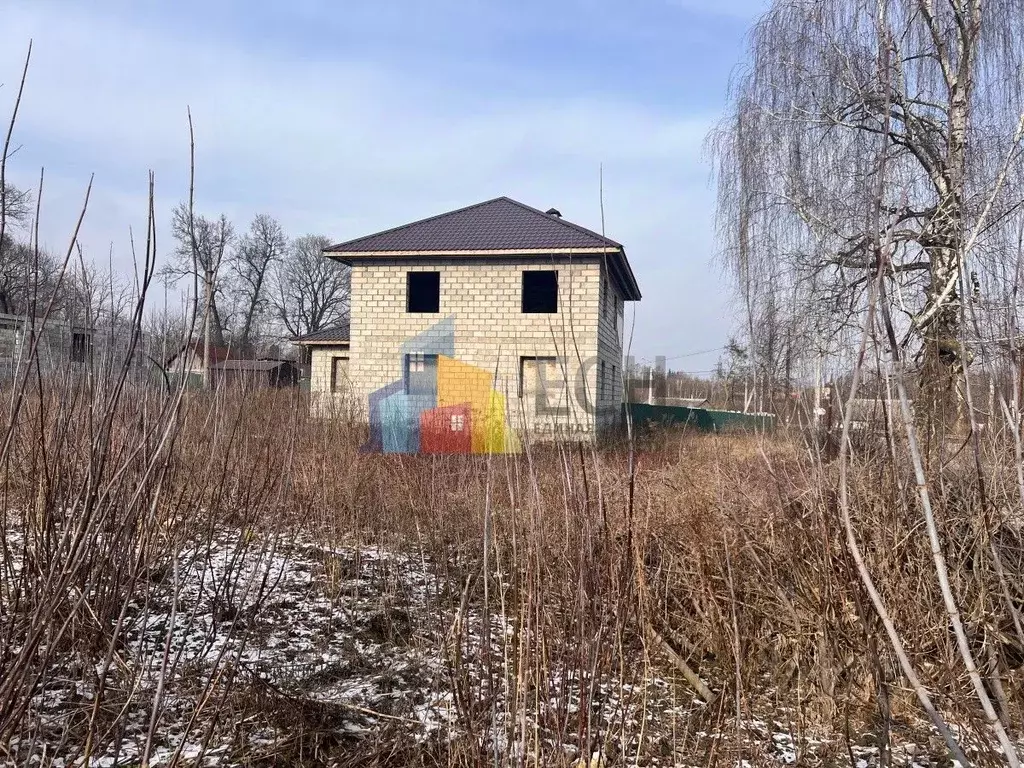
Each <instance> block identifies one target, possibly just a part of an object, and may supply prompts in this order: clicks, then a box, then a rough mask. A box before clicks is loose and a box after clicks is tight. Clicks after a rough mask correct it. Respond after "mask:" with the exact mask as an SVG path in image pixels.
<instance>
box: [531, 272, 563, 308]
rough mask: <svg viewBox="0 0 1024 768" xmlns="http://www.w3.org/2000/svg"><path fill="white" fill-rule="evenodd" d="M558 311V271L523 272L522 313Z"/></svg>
mask: <svg viewBox="0 0 1024 768" xmlns="http://www.w3.org/2000/svg"><path fill="white" fill-rule="evenodd" d="M557 311H558V271H557V270H554V269H547V270H539V271H538V270H533V271H529V272H523V313H524V314H540V313H547V314H551V313H553V312H557Z"/></svg>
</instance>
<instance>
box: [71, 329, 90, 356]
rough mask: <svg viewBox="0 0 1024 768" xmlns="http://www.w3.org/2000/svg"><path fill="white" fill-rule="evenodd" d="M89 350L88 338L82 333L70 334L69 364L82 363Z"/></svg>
mask: <svg viewBox="0 0 1024 768" xmlns="http://www.w3.org/2000/svg"><path fill="white" fill-rule="evenodd" d="M88 350H89V337H88V336H87V335H86V334H84V333H72V334H71V362H72V363H84V362H85V358H86V356H87V355H88Z"/></svg>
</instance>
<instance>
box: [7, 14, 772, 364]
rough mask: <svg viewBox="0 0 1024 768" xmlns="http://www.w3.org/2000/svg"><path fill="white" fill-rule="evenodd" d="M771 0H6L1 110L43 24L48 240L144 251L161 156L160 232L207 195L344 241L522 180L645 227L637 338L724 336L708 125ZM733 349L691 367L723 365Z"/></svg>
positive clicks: (39, 107)
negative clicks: (192, 141)
mask: <svg viewBox="0 0 1024 768" xmlns="http://www.w3.org/2000/svg"><path fill="white" fill-rule="evenodd" d="M764 4H765V3H764V2H763V0H717V2H705V0H548V1H547V2H540V0H503V1H502V2H498V1H497V0H358V1H356V0H347V1H345V2H331V1H330V0H290V1H289V2H286V3H285V2H270V1H269V0H206V2H203V1H202V0H179V1H178V2H173V3H170V2H159V1H157V0H94V1H93V2H89V3H82V2H51V1H50V0H3V5H4V8H3V11H2V19H3V23H2V24H0V82H2V83H4V87H2V88H0V115H3V116H4V120H5V121H6V115H8V114H9V112H10V106H11V104H12V103H13V96H14V91H15V86H16V80H17V76H18V74H19V72H20V64H21V59H22V58H23V56H24V50H25V47H26V45H27V43H28V40H29V39H30V38H32V39H33V40H34V52H33V62H32V67H31V70H30V74H29V82H28V86H27V89H26V95H25V98H24V101H23V104H22V112H21V118H20V120H19V124H18V129H17V132H16V136H15V145H16V146H18V147H19V149H18V152H17V153H16V154H15V155H14V158H13V160H12V161H11V163H10V168H9V174H10V176H11V179H12V180H13V181H14V182H15V183H16V184H19V185H21V186H26V187H34V186H35V184H36V183H37V180H38V176H39V169H40V168H41V167H45V169H46V184H45V189H44V194H43V220H42V224H41V236H42V239H43V240H44V242H45V243H46V244H47V245H48V246H50V247H51V248H54V249H55V250H63V249H64V248H66V246H67V242H66V241H67V237H68V235H69V233H70V231H71V228H72V225H73V222H74V218H75V215H76V213H77V209H78V207H79V206H80V203H81V197H82V194H83V192H84V189H85V185H86V183H87V181H88V178H89V174H90V173H93V172H94V173H95V174H96V182H95V188H94V195H93V200H92V203H91V206H90V213H89V216H88V218H87V220H86V224H85V227H84V230H83V233H82V237H81V242H82V244H83V246H84V247H85V249H86V252H87V254H88V255H90V256H91V257H92V258H94V259H96V260H98V261H103V262H105V261H106V260H107V258H108V254H112V259H113V262H114V264H115V266H116V267H120V268H122V269H129V268H130V264H131V259H130V251H129V248H128V228H129V226H133V227H135V229H136V231H142V230H143V229H144V223H145V189H146V178H147V172H148V170H150V169H152V170H153V171H154V172H155V173H156V183H157V207H158V216H160V217H161V223H162V225H163V226H162V227H161V231H160V238H161V242H160V244H159V251H160V253H161V254H163V255H166V254H167V253H169V252H170V250H171V248H172V243H171V241H170V239H169V237H168V235H167V227H166V222H167V220H168V219H169V214H170V209H171V208H172V206H173V205H174V204H175V203H176V202H177V201H179V200H181V199H183V198H184V197H185V196H186V195H187V191H188V129H187V120H186V108H187V107H191V109H192V114H193V119H194V122H195V127H196V143H197V176H196V183H197V205H198V207H199V209H200V210H201V211H202V212H204V213H207V214H217V213H220V212H224V213H226V214H228V216H230V217H231V218H232V219H233V220H234V221H235V222H236V226H238V227H239V228H240V229H241V228H244V227H245V226H246V224H247V222H248V220H249V219H251V217H252V216H253V215H254V214H256V213H270V214H272V215H274V216H276V217H277V218H278V219H279V220H280V221H281V223H282V225H283V226H284V228H285V230H286V232H288V233H289V234H290V235H299V234H304V233H307V232H314V233H323V234H326V235H328V236H329V237H331V238H332V239H336V240H345V239H349V238H352V237H357V236H360V235H363V234H368V233H370V232H373V231H376V230H378V229H382V228H385V227H389V226H394V225H397V224H401V223H404V222H406V221H411V220H414V219H417V218H421V217H423V216H428V215H431V214H434V213H440V212H442V211H445V210H449V209H451V208H453V207H457V206H462V205H467V204H470V203H473V202H477V201H479V200H484V199H488V198H491V197H496V196H498V195H509V196H511V197H514V198H517V199H519V200H522V201H523V202H525V203H528V204H531V205H534V206H536V207H539V208H542V209H545V208H548V207H551V206H554V207H557V208H558V209H559V210H561V211H562V213H563V214H564V215H565V217H566V218H568V219H570V220H572V221H575V222H577V223H580V224H583V225H584V226H589V227H591V228H594V229H599V228H600V205H599V203H600V200H599V186H598V179H599V175H598V169H599V167H600V166H601V165H602V164H603V166H604V185H605V192H604V196H605V211H606V229H607V232H608V234H609V235H610V236H612V237H614V238H616V239H618V240H620V241H621V242H623V243H624V244H625V245H626V250H627V253H628V255H629V257H630V261H631V263H632V265H633V269H634V272H636V274H637V278H638V280H639V282H640V286H641V290H642V291H643V294H644V300H643V301H642V302H640V303H639V304H637V305H634V307H635V310H636V325H635V331H634V335H633V339H634V340H633V350H634V353H635V354H636V355H637V357H641V358H645V357H653V356H654V355H656V354H664V355H667V356H668V357H670V358H672V357H676V356H679V355H683V354H686V353H689V352H692V351H695V350H703V349H709V348H713V347H718V346H720V345H722V344H724V342H725V339H726V337H727V335H728V333H729V330H730V328H731V325H732V312H731V310H730V308H729V302H728V298H729V296H728V290H727V288H726V286H725V285H724V283H723V281H722V280H721V279H720V277H719V274H718V270H717V268H716V267H714V266H713V265H712V259H713V256H714V253H715V243H714V238H713V232H712V226H713V221H712V219H713V215H714V192H713V189H712V186H711V182H710V165H709V163H708V160H707V157H706V155H705V152H704V139H705V136H706V134H707V132H708V130H709V129H710V128H711V127H712V126H713V125H714V124H715V122H717V121H718V120H719V119H720V117H721V114H722V110H723V108H724V105H725V97H726V89H727V86H728V81H729V76H730V74H731V72H732V69H733V67H734V66H735V65H736V63H737V62H738V61H739V60H740V58H741V57H742V54H743V47H744V43H745V36H746V33H747V30H748V29H749V27H750V25H751V24H752V23H753V21H754V20H755V19H756V17H757V15H758V14H759V13H760V12H761V11H762V10H763V8H764ZM716 358H717V353H710V354H706V355H696V356H691V357H685V358H682V357H680V358H679V359H678V360H677V361H675V362H674V363H671V365H672V366H673V367H676V368H682V369H688V370H706V369H710V368H711V367H713V365H714V362H715V359H716Z"/></svg>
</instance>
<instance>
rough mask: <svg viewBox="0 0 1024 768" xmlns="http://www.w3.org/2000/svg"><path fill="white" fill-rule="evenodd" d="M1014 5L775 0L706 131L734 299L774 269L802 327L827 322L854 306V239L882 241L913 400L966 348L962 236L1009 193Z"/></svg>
mask: <svg viewBox="0 0 1024 768" xmlns="http://www.w3.org/2000/svg"><path fill="white" fill-rule="evenodd" d="M880 2H881V3H882V4H883V5H884V10H885V13H884V18H885V19H886V29H885V30H882V31H880V30H879V28H878V26H877V24H876V19H877V18H878V16H879V5H880ZM1022 16H1024V0H795V1H792V2H776V3H775V4H774V5H773V7H772V8H771V9H770V10H769V12H768V13H767V14H766V15H765V16H764V17H763V19H762V20H761V21H760V22H759V23H758V24H757V26H756V27H755V29H754V32H753V35H752V38H751V50H750V60H749V63H748V65H747V66H746V68H745V69H744V70H743V71H742V72H741V74H740V76H739V78H738V80H737V82H736V85H735V88H734V92H733V99H732V101H733V110H732V113H731V115H730V117H729V118H728V119H727V121H726V122H725V123H724V124H723V126H722V128H721V130H720V131H719V132H717V134H716V135H715V136H714V137H713V146H714V150H715V152H716V156H717V160H718V164H719V165H718V168H719V198H720V218H719V225H720V227H721V230H722V233H723V235H724V236H725V238H726V242H727V243H728V249H727V263H728V265H729V267H730V270H731V272H732V274H733V276H734V278H735V279H736V283H737V286H738V288H739V290H740V293H741V296H742V297H743V298H744V301H745V303H746V304H747V305H748V307H750V308H752V309H756V306H757V305H758V303H764V296H765V295H766V294H767V293H771V292H773V291H774V290H776V287H777V286H776V281H777V280H779V277H780V275H781V276H783V277H784V278H785V281H786V283H787V284H788V285H793V286H795V287H796V289H797V290H798V292H799V294H800V296H801V297H802V299H803V302H804V304H805V306H806V307H807V308H808V309H809V311H807V312H805V313H803V315H804V317H805V318H806V322H807V323H808V324H809V326H810V327H809V330H810V332H811V333H813V334H814V335H816V336H818V337H820V338H829V337H831V336H834V335H835V334H836V333H838V332H840V331H841V329H843V328H845V327H848V326H849V321H850V320H851V319H855V316H856V315H857V313H858V312H859V311H861V309H860V308H861V307H862V306H863V298H864V294H865V292H866V289H867V286H868V283H869V275H871V274H872V273H873V272H874V271H875V270H876V268H877V266H878V264H877V262H878V254H877V253H876V252H875V251H873V250H872V248H871V243H873V242H878V241H879V240H888V241H889V242H891V243H892V245H893V249H892V258H891V260H890V261H889V262H888V263H887V265H886V267H885V275H884V277H885V280H886V281H887V283H888V288H887V290H886V295H887V296H889V297H890V301H891V303H892V309H893V311H894V312H895V313H897V316H898V317H902V331H901V333H902V334H903V337H902V339H901V344H902V345H904V346H905V347H911V348H913V350H912V351H913V352H914V353H916V354H917V360H918V363H919V366H918V370H919V371H920V373H921V384H922V387H923V390H922V393H921V395H922V398H923V399H924V401H925V402H926V403H927V404H928V408H927V410H928V411H929V412H931V413H934V412H936V410H939V411H944V410H946V409H947V407H948V404H949V403H950V395H951V394H952V392H953V388H954V385H955V382H956V380H957V376H958V373H959V372H960V371H961V370H962V369H963V367H964V366H966V365H968V364H969V363H970V362H971V358H972V352H971V351H970V350H969V349H966V348H964V347H963V345H962V343H961V334H960V328H961V316H962V297H961V295H960V294H961V290H960V278H961V272H962V270H963V267H964V263H965V258H966V256H967V253H968V251H969V250H971V249H972V248H977V249H978V250H979V251H982V252H984V251H985V249H986V248H987V247H989V245H990V244H991V243H992V242H994V241H996V240H997V239H998V237H999V234H1000V230H1001V229H1003V228H1004V227H1005V226H1006V225H1007V223H1008V222H1009V220H1010V218H1011V217H1012V214H1013V213H1014V212H1015V211H1017V210H1018V209H1019V208H1020V206H1021V203H1022V200H1024V198H1022V195H1021V185H1020V184H1019V181H1020V178H1019V176H1020V175H1021V174H1020V171H1021V169H1020V168H1019V166H1020V163H1019V162H1018V160H1019V157H1020V151H1021V141H1020V140H1021V135H1020V129H1019V128H1020V122H1019V121H1020V115H1021V105H1022V96H1021V89H1020V86H1019V74H1020V71H1021V70H1020V67H1021V63H1022V61H1024V55H1022V48H1024V28H1022V26H1021V25H1020V23H1019V20H1020V18H1022ZM882 40H885V41H886V42H885V43H884V44H885V45H886V46H887V47H888V48H889V54H890V55H889V56H888V57H887V61H888V64H887V67H888V70H887V71H886V72H880V71H879V68H878V66H877V55H876V54H877V51H878V50H879V46H880V45H881V42H880V41H882ZM879 140H881V141H883V143H884V145H885V150H884V151H885V152H886V153H887V155H888V162H889V168H890V173H889V177H888V178H889V180H890V183H888V184H887V187H886V189H885V190H884V200H883V204H882V213H883V216H882V220H881V221H880V222H878V225H877V226H878V227H880V228H881V232H880V233H879V232H875V231H873V225H872V217H871V216H870V215H869V211H870V208H871V198H872V195H873V192H872V189H871V184H870V183H869V181H868V180H869V179H870V178H871V174H872V171H873V167H874V163H875V158H876V157H877V154H878V152H879V143H878V142H879ZM983 255H984V253H982V256H983ZM979 258H980V257H979ZM758 322H759V318H757V317H751V318H750V321H749V327H750V328H754V327H757V325H758ZM756 352H757V350H754V353H755V355H756Z"/></svg>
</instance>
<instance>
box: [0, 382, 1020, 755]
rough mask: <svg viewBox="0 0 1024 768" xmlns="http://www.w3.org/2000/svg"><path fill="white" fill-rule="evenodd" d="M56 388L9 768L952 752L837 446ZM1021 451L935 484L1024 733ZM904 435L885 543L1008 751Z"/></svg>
mask: <svg viewBox="0 0 1024 768" xmlns="http://www.w3.org/2000/svg"><path fill="white" fill-rule="evenodd" d="M105 382H106V383H105ZM34 389H35V391H34V392H32V391H31V390H32V388H27V389H26V393H25V394H24V395H23V396H19V395H18V394H17V389H15V391H14V392H11V391H5V392H4V398H3V399H4V403H3V408H4V423H5V424H7V425H8V427H7V428H6V429H5V431H4V433H3V437H4V442H3V444H2V445H0V451H2V453H0V460H2V473H3V474H2V487H0V505H2V509H3V515H4V520H3V526H4V532H5V535H4V544H3V552H2V573H0V654H2V656H0V670H2V680H0V756H2V758H3V760H4V761H5V763H6V764H10V765H18V766H29V765H42V766H69V765H84V764H88V765H96V766H114V765H123V766H129V765H140V764H141V765H145V764H149V765H172V764H175V765H339V766H343V765H379V766H392V765H393V766H405V765H424V766H448V765H460V766H463V765H464V766H476V765H480V766H484V765H487V766H520V765H523V766H526V765H529V766H534V765H538V766H541V765H542V766H568V765H593V766H597V765H604V766H613V765H645V766H655V765H665V766H667V765H685V766H704V765H737V764H741V765H773V764H801V765H834V764H842V765H850V764H852V765H875V764H883V763H885V762H887V761H889V760H891V761H892V763H894V764H911V763H916V764H919V765H928V764H931V763H938V764H948V759H947V758H946V754H947V753H946V751H945V748H944V747H943V743H942V740H941V738H939V736H938V735H937V734H936V733H935V732H934V731H933V729H932V728H931V727H930V726H929V724H928V720H927V719H926V718H925V717H924V714H923V712H922V709H921V707H920V705H919V703H918V700H917V698H916V697H915V695H914V692H913V691H912V690H911V689H910V686H909V684H908V682H907V679H906V677H905V676H904V675H903V674H902V673H901V671H900V667H899V665H898V664H897V660H896V658H895V655H894V652H893V649H892V644H891V643H890V641H889V639H888V636H887V634H886V632H885V631H884V629H883V627H882V624H881V622H880V620H879V616H878V613H877V611H876V610H875V609H874V607H873V606H872V603H871V601H870V600H869V599H868V597H867V595H866V593H865V589H864V587H863V584H862V581H861V579H860V578H859V577H858V575H857V572H856V570H855V568H854V565H853V562H852V561H851V557H850V552H849V547H848V546H847V542H846V538H845V533H844V529H843V525H842V522H841V518H840V514H839V511H838V502H837V489H838V486H839V480H838V474H837V468H836V466H835V463H834V462H829V461H826V460H824V459H822V458H821V457H820V456H819V454H818V453H817V451H816V450H815V449H814V447H813V445H811V444H810V443H808V442H807V441H805V439H804V438H803V437H802V436H800V435H795V434H794V435H785V434H780V435H775V436H770V437H764V436H750V435H748V436H741V435H736V436H728V435H723V436H709V435H700V434H691V433H684V432H655V433H654V434H648V435H643V436H640V437H638V438H637V439H636V440H635V441H634V443H633V446H632V448H631V446H630V442H629V441H628V440H626V439H625V438H622V439H621V440H619V441H617V442H613V443H610V444H607V445H602V446H600V447H597V448H593V447H588V446H577V445H563V446H552V445H547V446H527V450H525V451H524V453H522V454H520V455H516V456H490V457H487V456H476V457H468V456H459V457H442V456H380V455H364V454H361V453H359V451H358V447H359V444H360V443H361V441H362V439H363V434H362V430H361V428H360V427H359V426H358V425H355V424H348V423H344V422H340V421H335V422H325V421H318V420H313V419H311V418H309V417H308V415H307V413H308V404H307V403H306V402H305V400H304V399H303V396H302V395H300V394H299V393H297V392H288V391H281V392H249V393H244V394H242V393H238V392H234V393H232V392H226V391H221V392H218V393H216V394H210V393H184V394H183V395H182V396H180V398H179V395H178V394H177V393H175V394H164V393H160V392H158V391H155V390H152V389H146V388H141V387H140V388H138V389H135V388H133V387H132V385H130V384H129V385H125V388H124V390H123V391H122V390H121V389H120V388H119V386H118V385H116V383H115V384H111V383H109V381H108V380H106V379H103V378H102V377H97V378H95V379H88V378H86V379H75V378H72V377H70V376H69V377H67V378H64V379H59V380H54V381H52V382H49V383H45V384H39V385H38V386H35V387H34ZM1003 439H1004V436H1000V435H989V436H987V437H986V439H985V441H983V443H982V456H981V459H982V462H981V466H982V470H981V474H980V477H981V478H982V480H983V481H984V483H983V491H984V493H981V491H982V485H981V484H979V472H978V468H977V466H976V464H975V461H974V456H973V454H972V453H971V451H970V450H969V449H966V448H965V449H964V450H961V451H959V452H958V451H957V450H956V446H953V447H952V448H951V449H950V450H949V451H948V452H947V453H946V455H944V456H942V457H941V459H942V461H943V462H944V463H943V464H942V465H941V466H940V465H939V463H938V460H936V462H935V463H934V464H933V466H932V468H931V470H930V471H931V472H932V477H931V480H932V483H933V486H932V492H933V496H934V502H935V505H936V515H937V518H938V520H939V524H940V531H941V536H942V547H943V551H944V553H945V555H946V558H947V562H948V564H949V569H950V579H951V584H952V588H953V590H954V593H955V595H956V597H957V600H958V604H959V607H960V610H961V611H962V614H963V619H964V623H965V627H966V629H967V631H968V633H969V637H970V642H971V644H972V649H973V652H974V656H975V658H977V659H979V664H980V667H981V668H980V674H981V675H982V677H983V678H984V681H985V685H986V686H987V690H988V691H989V693H990V695H991V696H992V697H993V700H994V701H996V702H997V703H998V707H999V710H1000V711H999V713H998V714H999V716H1000V717H1001V718H1002V719H1003V720H1004V721H1005V722H1006V723H1007V724H1009V725H1010V730H1011V733H1012V734H1013V735H1014V738H1015V739H1017V740H1018V741H1019V740H1020V739H1021V723H1022V722H1024V711H1022V705H1021V701H1022V699H1024V695H1022V694H1024V690H1022V682H1024V637H1022V632H1021V625H1020V616H1021V611H1022V609H1024V539H1022V533H1021V531H1022V520H1021V512H1020V510H1021V499H1020V493H1019V491H1018V488H1019V483H1018V475H1017V471H1016V464H1015V462H1014V460H1013V451H1012V446H1010V445H1004V444H1003V442H1002V441H1003ZM901 451H902V448H901V447H900V441H899V440H898V439H895V438H894V439H893V440H892V441H891V442H887V441H886V440H884V439H879V440H878V441H877V444H876V443H875V442H873V441H871V440H863V441H861V442H859V443H858V444H856V445H854V446H853V460H852V465H851V469H850V485H849V487H850V508H851V511H852V519H853V526H854V530H855V534H856V537H857V540H858V542H859V544H860V547H861V550H862V551H863V553H864V557H865V561H866V565H867V568H868V570H869V571H870V573H871V575H872V577H873V579H874V583H875V585H876V586H877V588H878V590H879V593H880V596H881V598H882V599H883V600H884V602H885V605H886V607H887V608H888V611H889V612H890V614H891V616H892V621H893V624H894V626H895V628H896V630H897V632H898V633H899V636H900V638H901V640H902V643H903V645H904V647H905V649H906V652H907V656H908V658H909V661H910V662H911V663H912V665H913V667H914V669H915V670H916V673H917V675H918V676H919V677H920V679H921V683H922V684H923V686H924V687H925V688H926V689H927V690H928V691H929V692H930V693H931V696H932V699H933V700H934V701H935V703H936V706H937V707H938V709H939V711H940V714H941V715H942V716H943V717H944V719H945V721H946V722H947V723H949V725H950V727H951V729H952V730H953V732H954V734H955V735H956V737H957V738H958V739H959V741H960V743H961V744H962V745H963V747H964V748H965V750H966V751H967V754H968V755H969V756H970V758H971V759H972V760H976V761H977V762H978V764H1000V763H1001V762H1002V761H1003V757H1002V755H1000V754H999V753H998V752H997V751H995V750H994V748H993V739H992V737H991V729H990V727H989V725H987V724H986V723H985V721H984V718H983V716H982V710H981V708H980V706H979V704H978V698H977V696H976V694H975V692H974V690H973V689H972V687H971V684H970V682H969V680H968V676H967V674H966V670H965V667H964V664H963V662H962V660H961V656H960V654H959V653H958V651H957V647H956V643H955V640H954V638H953V635H952V633H951V632H950V628H949V627H950V623H949V618H948V614H947V612H946V609H945V607H944V606H943V602H942V599H941V596H940V594H939V589H938V584H937V579H936V573H935V568H934V565H933V555H932V552H931V551H930V549H929V542H928V538H927V536H926V535H925V533H924V530H923V522H922V516H921V510H920V507H919V501H918V497H917V495H916V489H915V483H914V481H913V477H912V475H911V473H910V470H909V466H910V465H909V463H908V462H906V461H905V460H904V459H905V457H903V456H902V453H901ZM983 499H984V502H983V501H982V500H983Z"/></svg>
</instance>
